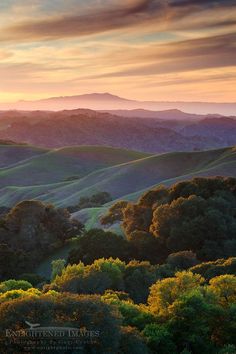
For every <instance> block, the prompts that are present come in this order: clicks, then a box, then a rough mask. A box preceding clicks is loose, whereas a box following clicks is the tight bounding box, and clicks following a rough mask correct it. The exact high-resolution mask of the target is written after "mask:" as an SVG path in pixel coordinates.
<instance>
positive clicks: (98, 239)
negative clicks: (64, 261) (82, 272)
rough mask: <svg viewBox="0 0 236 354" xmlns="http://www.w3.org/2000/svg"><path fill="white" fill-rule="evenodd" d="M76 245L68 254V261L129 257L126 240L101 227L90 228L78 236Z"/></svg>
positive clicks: (90, 261)
mask: <svg viewBox="0 0 236 354" xmlns="http://www.w3.org/2000/svg"><path fill="white" fill-rule="evenodd" d="M77 245H78V247H77V248H76V249H73V250H72V251H71V253H70V255H69V258H68V262H69V263H71V264H72V263H79V261H82V262H83V263H84V264H91V263H92V262H93V261H94V260H96V259H98V258H103V257H104V258H109V257H113V258H120V259H122V260H129V259H130V255H129V254H130V249H129V244H128V242H127V241H126V240H125V239H124V238H123V237H121V236H119V235H116V234H115V233H113V232H110V231H104V230H102V229H92V230H89V231H87V232H86V233H85V234H84V235H83V236H82V237H80V238H79V240H78V243H77Z"/></svg>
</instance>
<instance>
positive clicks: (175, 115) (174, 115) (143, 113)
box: [103, 109, 220, 121]
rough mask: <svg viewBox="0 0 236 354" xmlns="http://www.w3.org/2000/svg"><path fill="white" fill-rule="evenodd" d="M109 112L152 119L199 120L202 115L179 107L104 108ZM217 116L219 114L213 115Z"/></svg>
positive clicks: (122, 115)
mask: <svg viewBox="0 0 236 354" xmlns="http://www.w3.org/2000/svg"><path fill="white" fill-rule="evenodd" d="M103 112H107V113H110V114H115V115H117V116H121V117H129V118H132V117H136V118H154V119H163V120H178V121H182V120H187V119H188V120H190V121H191V120H192V121H194V120H199V119H202V118H203V116H202V115H200V114H191V113H185V112H182V111H180V110H179V109H167V110H165V111H150V110H147V109H130V110H127V109H120V110H104V111H103ZM214 116H217V117H219V116H220V115H214Z"/></svg>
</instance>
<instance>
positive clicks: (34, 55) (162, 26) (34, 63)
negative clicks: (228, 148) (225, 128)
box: [0, 0, 236, 102]
mask: <svg viewBox="0 0 236 354" xmlns="http://www.w3.org/2000/svg"><path fill="white" fill-rule="evenodd" d="M0 14H1V17H0V102H10V101H16V100H19V99H26V100H27V99H39V98H44V97H50V96H61V95H76V94H83V93H89V92H110V93H112V94H115V95H119V96H122V97H126V98H131V99H142V100H157V101H160V100H167V101H168V100H169V101H176V100H182V101H214V102H236V1H235V0H222V1H214V0H86V1H85V0H84V1H83V0H67V1H65V0H50V1H46V0H30V1H28V0H24V1H22V0H1V1H0Z"/></svg>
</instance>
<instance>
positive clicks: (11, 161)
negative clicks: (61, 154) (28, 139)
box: [0, 142, 48, 171]
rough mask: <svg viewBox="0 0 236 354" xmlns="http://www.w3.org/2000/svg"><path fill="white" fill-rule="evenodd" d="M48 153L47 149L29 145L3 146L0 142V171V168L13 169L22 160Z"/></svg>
mask: <svg viewBox="0 0 236 354" xmlns="http://www.w3.org/2000/svg"><path fill="white" fill-rule="evenodd" d="M46 152H48V150H47V149H43V148H38V147H34V146H30V145H15V144H4V143H3V142H0V171H1V169H2V168H6V167H10V166H11V167H13V166H15V165H17V164H19V163H22V162H23V161H24V160H27V159H31V158H34V157H37V156H39V155H42V154H45V153H46Z"/></svg>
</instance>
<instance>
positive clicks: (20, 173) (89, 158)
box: [0, 145, 236, 207]
mask: <svg viewBox="0 0 236 354" xmlns="http://www.w3.org/2000/svg"><path fill="white" fill-rule="evenodd" d="M13 146H14V145H13ZM10 147H11V148H12V146H10ZM10 147H9V148H10ZM18 148H19V149H21V148H22V147H18V146H17V145H16V146H15V149H18ZM29 148H30V149H31V150H32V149H33V148H32V147H29ZM1 150H4V151H6V146H0V154H1ZM36 151H37V148H36ZM40 152H41V151H40ZM215 175H223V176H235V175H236V148H224V149H219V150H207V151H202V152H176V153H167V154H157V155H156V154H153V155H151V154H143V153H139V152H138V153H137V152H134V151H129V150H124V149H114V148H111V147H91V146H88V147H73V148H63V149H53V150H44V151H43V152H41V154H39V155H38V154H36V155H35V156H31V157H29V158H28V159H24V158H23V159H22V160H21V161H18V162H17V163H16V164H15V165H13V166H7V167H2V168H1V169H0V186H1V187H0V205H2V206H3V205H4V206H12V205H14V204H15V203H17V202H19V201H21V200H23V199H40V200H42V201H46V202H51V203H54V204H56V205H57V206H60V207H66V206H70V205H75V204H76V203H78V201H79V199H80V197H82V196H90V195H92V194H94V193H96V192H101V191H106V192H109V193H110V194H111V196H112V198H113V200H115V199H119V198H125V199H126V198H128V199H131V200H132V199H134V200H135V199H136V198H137V197H138V195H139V194H140V193H141V192H142V191H143V190H145V189H149V188H150V187H152V186H155V185H158V184H160V183H164V184H170V183H174V182H175V181H178V180H183V179H188V178H191V177H193V176H215Z"/></svg>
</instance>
